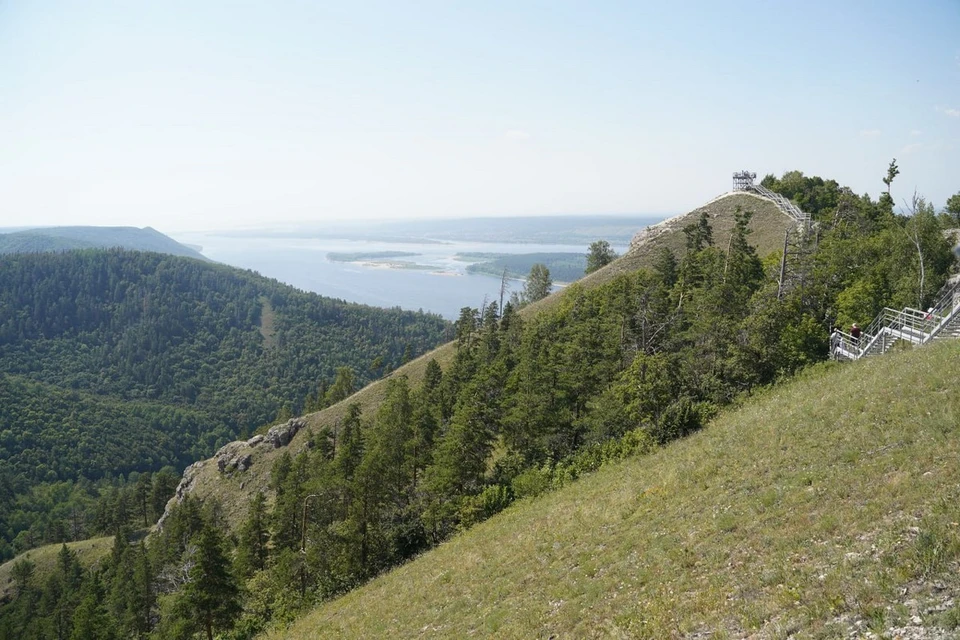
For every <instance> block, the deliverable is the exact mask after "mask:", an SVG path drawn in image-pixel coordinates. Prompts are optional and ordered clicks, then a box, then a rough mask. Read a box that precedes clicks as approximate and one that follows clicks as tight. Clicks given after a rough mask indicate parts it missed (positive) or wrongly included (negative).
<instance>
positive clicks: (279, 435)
mask: <svg viewBox="0 0 960 640" xmlns="http://www.w3.org/2000/svg"><path fill="white" fill-rule="evenodd" d="M306 424H307V421H306V420H304V419H303V418H290V419H289V420H287V422H286V423H285V424H278V425H276V426H274V427H270V430H269V431H267V436H266V438H264V439H265V440H266V441H267V442H269V443H270V444H272V445H273V448H274V449H279V448H280V447H285V446H287V445H288V444H290V441H291V440H293V437H294V436H295V435H297V432H298V431H300V429H302V428H303V427H305V426H306Z"/></svg>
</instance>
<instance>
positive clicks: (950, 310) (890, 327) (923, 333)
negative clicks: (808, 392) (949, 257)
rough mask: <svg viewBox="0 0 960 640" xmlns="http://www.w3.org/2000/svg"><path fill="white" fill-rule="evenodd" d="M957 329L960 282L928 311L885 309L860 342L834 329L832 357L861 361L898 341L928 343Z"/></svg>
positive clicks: (942, 294)
mask: <svg viewBox="0 0 960 640" xmlns="http://www.w3.org/2000/svg"><path fill="white" fill-rule="evenodd" d="M955 326H960V282H957V283H955V284H953V285H952V286H950V287H948V288H947V289H945V290H944V292H943V293H941V295H940V296H939V297H938V298H937V301H936V302H935V303H934V305H933V306H932V307H931V308H930V310H929V311H920V310H919V309H912V308H910V307H907V308H905V309H903V310H902V311H897V310H896V309H890V308H889V307H888V308H885V309H884V310H883V311H882V312H880V315H878V316H877V317H876V318H875V319H874V320H873V322H871V323H870V325H869V326H867V328H866V329H864V330H863V331H862V332H861V334H860V338H859V339H857V338H854V337H853V336H852V335H850V334H849V333H847V332H845V331H840V330H835V331H834V332H833V333H832V334H831V336H830V355H831V356H832V357H833V358H834V359H838V360H843V359H845V360H859V359H860V358H862V357H864V356H872V355H880V354H882V353H886V352H887V351H888V350H889V349H890V348H891V347H892V346H893V344H894V343H896V342H897V341H898V340H906V341H907V342H910V343H912V344H918V345H922V344H926V343H927V342H929V341H930V340H933V339H934V338H936V337H937V336H938V335H939V334H940V333H941V332H942V331H944V329H946V328H947V327H955ZM948 335H949V334H948Z"/></svg>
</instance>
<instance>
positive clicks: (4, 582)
mask: <svg viewBox="0 0 960 640" xmlns="http://www.w3.org/2000/svg"><path fill="white" fill-rule="evenodd" d="M61 546H62V545H60V544H48V545H47V546H45V547H37V548H36V549H31V550H30V551H27V552H26V553H22V554H20V555H19V556H17V557H16V558H15V559H14V560H11V561H10V562H6V563H4V564H2V565H0V602H3V601H4V600H6V599H7V598H8V597H11V596H12V595H13V578H12V577H11V572H12V570H13V563H14V562H16V561H18V560H22V559H27V560H30V561H31V562H33V563H34V565H35V568H34V576H37V577H36V578H34V580H35V581H36V584H42V581H43V577H42V576H45V575H47V574H49V573H50V572H51V571H53V569H54V567H55V566H56V563H57V554H58V553H60V548H61ZM67 546H68V547H69V548H70V549H72V550H73V551H75V552H76V554H77V558H78V559H79V560H80V564H82V565H83V566H84V567H91V566H93V565H94V564H96V563H97V562H98V561H99V560H100V559H101V558H103V557H104V556H106V555H108V554H109V553H110V549H111V548H113V536H108V537H106V538H91V539H90V540H81V541H79V542H68V543H67Z"/></svg>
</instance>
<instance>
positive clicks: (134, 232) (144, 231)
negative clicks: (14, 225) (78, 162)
mask: <svg viewBox="0 0 960 640" xmlns="http://www.w3.org/2000/svg"><path fill="white" fill-rule="evenodd" d="M117 247H119V248H122V249H129V250H133V251H155V252H157V253H166V254H170V255H174V256H181V257H184V258H194V259H196V260H204V261H207V262H209V261H210V259H209V258H207V257H206V256H205V255H203V254H202V253H201V252H200V251H198V250H196V249H194V248H192V247H188V246H187V245H185V244H181V243H180V242H177V241H176V240H174V239H173V238H171V237H170V236H168V235H165V234H163V233H161V232H160V231H157V230H156V229H154V228H153V227H143V228H138V227H98V226H66V227H38V228H33V229H24V230H20V231H14V232H10V233H0V254H4V253H36V252H45V251H72V250H76V249H112V248H117Z"/></svg>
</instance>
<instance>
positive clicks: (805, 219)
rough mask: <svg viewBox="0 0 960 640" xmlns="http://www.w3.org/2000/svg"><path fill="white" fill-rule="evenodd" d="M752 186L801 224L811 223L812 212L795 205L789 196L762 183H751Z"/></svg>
mask: <svg viewBox="0 0 960 640" xmlns="http://www.w3.org/2000/svg"><path fill="white" fill-rule="evenodd" d="M750 188H751V189H753V190H754V191H756V192H757V193H759V194H760V195H761V196H763V197H764V198H767V199H768V200H772V201H773V203H774V204H775V205H777V207H779V209H780V210H781V211H783V212H784V213H785V214H787V215H788V216H790V217H791V218H793V219H794V220H795V221H796V222H797V223H799V224H803V225H806V224H809V223H810V214H809V213H807V212H806V211H804V210H803V209H801V208H800V207H798V206H797V205H795V204H794V203H793V202H791V201H790V200H789V199H788V198H785V197H783V196H782V195H781V194H779V193H776V192H774V191H771V190H770V189H767V188H766V187H765V186H763V185H760V184H753V185H750Z"/></svg>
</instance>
